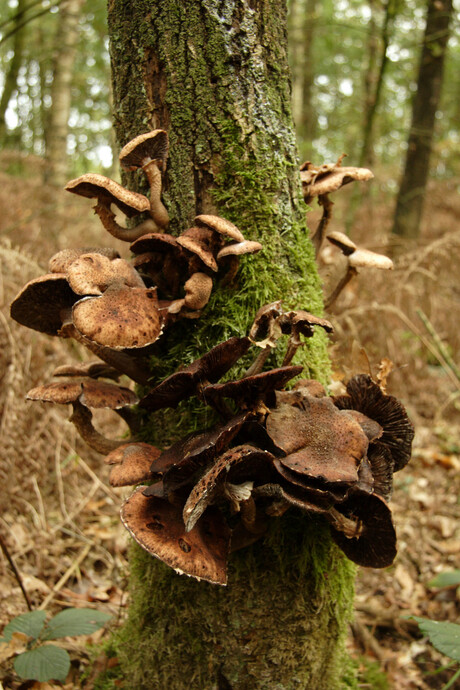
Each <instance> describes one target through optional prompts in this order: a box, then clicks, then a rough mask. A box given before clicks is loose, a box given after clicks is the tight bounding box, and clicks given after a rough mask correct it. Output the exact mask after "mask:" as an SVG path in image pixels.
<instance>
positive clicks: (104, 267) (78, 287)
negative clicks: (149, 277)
mask: <svg viewBox="0 0 460 690" xmlns="http://www.w3.org/2000/svg"><path fill="white" fill-rule="evenodd" d="M67 280H68V282H69V285H70V287H71V288H72V290H73V291H74V292H76V293H77V294H78V295H101V294H102V293H103V292H104V291H105V290H106V289H107V288H108V287H109V285H113V284H114V283H117V284H120V285H124V286H126V287H137V288H144V287H145V285H144V282H143V280H142V278H141V277H140V275H139V273H138V272H137V271H136V270H135V269H134V268H133V267H132V266H131V264H129V263H128V262H127V261H125V260H124V259H112V260H111V259H109V258H108V257H106V256H103V255H102V254H82V255H81V256H79V257H78V258H77V259H75V261H73V262H72V264H71V265H70V266H69V268H68V270H67Z"/></svg>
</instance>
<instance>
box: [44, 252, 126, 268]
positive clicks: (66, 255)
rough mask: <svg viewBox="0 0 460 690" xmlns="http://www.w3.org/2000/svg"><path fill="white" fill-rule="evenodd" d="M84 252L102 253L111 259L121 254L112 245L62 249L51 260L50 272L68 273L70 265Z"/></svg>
mask: <svg viewBox="0 0 460 690" xmlns="http://www.w3.org/2000/svg"><path fill="white" fill-rule="evenodd" d="M82 254H102V255H103V256H106V257H107V258H108V259H110V260H111V261H112V260H113V259H119V258H120V254H119V253H118V252H117V250H116V249H112V247H81V248H79V249H62V250H61V251H60V252H57V254H54V255H53V256H52V257H51V259H50V260H49V264H48V270H49V271H50V273H67V270H68V268H69V266H70V265H71V264H72V263H73V262H74V261H75V259H78V257H80V256H81V255H82Z"/></svg>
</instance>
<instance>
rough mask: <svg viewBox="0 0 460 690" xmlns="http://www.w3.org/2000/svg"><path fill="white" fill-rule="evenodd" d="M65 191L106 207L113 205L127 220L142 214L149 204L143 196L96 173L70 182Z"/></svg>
mask: <svg viewBox="0 0 460 690" xmlns="http://www.w3.org/2000/svg"><path fill="white" fill-rule="evenodd" d="M65 189H66V190H67V191H68V192H72V193H73V194H78V195H79V196H85V197H87V198H89V199H98V201H99V202H102V203H104V204H106V205H110V204H115V205H116V206H118V208H119V209H120V211H122V212H123V213H124V214H125V216H128V218H132V217H133V216H137V215H139V214H140V213H144V212H145V211H148V210H149V208H150V202H149V200H148V199H147V197H146V196H144V195H143V194H137V192H131V191H130V190H129V189H125V188H124V187H122V186H121V184H118V182H115V181H114V180H111V179H110V178H108V177H104V175H97V174H96V173H86V174H85V175H80V177H77V178H76V179H75V180H70V182H67V184H66V186H65Z"/></svg>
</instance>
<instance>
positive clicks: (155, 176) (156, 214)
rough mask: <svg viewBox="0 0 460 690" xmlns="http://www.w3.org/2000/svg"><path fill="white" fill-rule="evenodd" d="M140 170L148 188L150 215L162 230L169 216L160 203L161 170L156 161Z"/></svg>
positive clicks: (166, 224) (150, 162)
mask: <svg viewBox="0 0 460 690" xmlns="http://www.w3.org/2000/svg"><path fill="white" fill-rule="evenodd" d="M142 170H143V171H144V172H145V175H146V177H147V180H148V182H149V186H150V215H151V216H152V218H153V220H154V221H155V223H156V224H157V225H158V226H159V228H161V229H164V228H166V227H167V226H168V223H169V214H168V212H167V210H166V208H165V207H164V206H163V203H162V201H161V170H160V167H159V164H158V161H156V160H151V161H149V162H148V163H146V164H145V165H143V166H142ZM160 232H161V230H160Z"/></svg>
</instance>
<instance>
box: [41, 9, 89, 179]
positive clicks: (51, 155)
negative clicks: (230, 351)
mask: <svg viewBox="0 0 460 690" xmlns="http://www.w3.org/2000/svg"><path fill="white" fill-rule="evenodd" d="M83 3H84V0H67V1H66V2H63V3H62V4H61V5H60V7H59V21H58V29H57V34H56V39H55V41H56V42H55V56H54V67H53V84H52V87H51V108H50V110H49V112H48V116H47V121H46V125H47V127H46V133H45V144H46V160H47V166H46V169H45V181H46V182H48V183H49V184H52V185H55V186H58V187H61V186H62V185H64V184H65V182H66V181H67V176H68V165H67V134H68V123H69V115H70V105H71V96H72V93H71V89H72V79H73V67H74V63H75V55H76V47H77V41H78V21H79V18H80V12H81V8H82V6H83Z"/></svg>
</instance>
